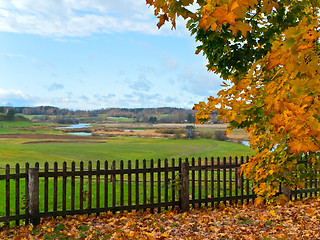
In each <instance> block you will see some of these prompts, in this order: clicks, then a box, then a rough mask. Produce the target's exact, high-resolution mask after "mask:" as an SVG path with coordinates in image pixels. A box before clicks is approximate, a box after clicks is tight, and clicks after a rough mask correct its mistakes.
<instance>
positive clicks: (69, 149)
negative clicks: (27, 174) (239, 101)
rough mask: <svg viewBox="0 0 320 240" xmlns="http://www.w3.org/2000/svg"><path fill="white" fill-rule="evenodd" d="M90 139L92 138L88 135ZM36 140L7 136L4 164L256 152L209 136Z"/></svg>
mask: <svg viewBox="0 0 320 240" xmlns="http://www.w3.org/2000/svg"><path fill="white" fill-rule="evenodd" d="M88 139H90V137H88ZM32 141H35V139H32V135H30V139H13V138H12V139H5V138H0V167H4V166H5V165H6V164H10V165H11V166H12V167H13V166H14V164H16V163H20V164H24V163H25V162H29V163H30V164H34V163H35V162H39V163H40V164H43V163H44V162H46V161H47V162H51V163H53V162H55V161H57V162H58V163H60V164H61V163H62V162H64V161H66V162H68V163H71V162H72V161H75V162H80V161H84V162H88V161H96V160H101V161H104V160H116V161H119V160H129V159H131V160H136V159H140V160H142V159H146V160H150V159H152V158H153V159H158V158H160V159H164V158H169V159H170V158H179V157H181V158H185V157H211V156H214V157H218V156H220V157H222V156H242V155H243V156H246V155H249V156H251V155H253V153H254V152H253V150H251V149H250V148H249V147H247V146H243V145H241V144H237V143H230V142H222V141H215V140H207V139H195V140H185V139H165V138H159V139H146V138H134V137H119V138H112V139H108V140H104V141H105V142H103V143H95V142H94V141H92V143H81V142H79V143H70V142H61V143H48V142H46V143H37V144H24V143H26V142H32Z"/></svg>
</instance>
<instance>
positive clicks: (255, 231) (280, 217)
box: [0, 199, 320, 240]
mask: <svg viewBox="0 0 320 240" xmlns="http://www.w3.org/2000/svg"><path fill="white" fill-rule="evenodd" d="M319 209H320V199H312V200H311V199H305V200H303V201H297V202H294V203H292V202H288V203H286V204H285V205H283V206H268V207H266V206H260V207H256V206H250V205H244V206H238V207H237V206H232V207H230V206H220V207H217V208H213V209H210V211H208V209H193V210H191V211H190V212H185V213H180V212H179V211H167V212H162V213H155V214H150V213H148V212H131V213H118V214H111V213H103V214H101V215H100V216H95V215H92V216H84V215H81V216H72V217H71V216H69V217H65V218H56V219H52V218H50V219H44V220H42V223H41V224H40V225H39V226H37V227H35V228H33V227H32V226H31V225H28V226H22V227H16V228H2V229H1V228H0V239H15V240H18V239H83V240H84V239H320V228H319V226H320V212H319Z"/></svg>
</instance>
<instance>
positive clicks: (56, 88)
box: [48, 83, 64, 91]
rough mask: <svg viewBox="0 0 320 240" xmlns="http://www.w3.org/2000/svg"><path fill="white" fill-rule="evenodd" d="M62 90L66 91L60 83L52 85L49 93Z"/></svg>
mask: <svg viewBox="0 0 320 240" xmlns="http://www.w3.org/2000/svg"><path fill="white" fill-rule="evenodd" d="M61 89H64V86H63V85H62V84H60V83H52V84H51V85H50V86H49V87H48V91H56V90H61Z"/></svg>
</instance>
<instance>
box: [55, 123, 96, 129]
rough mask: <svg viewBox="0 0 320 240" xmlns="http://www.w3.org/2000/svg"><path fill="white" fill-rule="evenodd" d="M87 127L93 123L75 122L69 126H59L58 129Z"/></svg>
mask: <svg viewBox="0 0 320 240" xmlns="http://www.w3.org/2000/svg"><path fill="white" fill-rule="evenodd" d="M86 127H91V123H79V124H73V125H71V126H68V127H57V128H56V129H78V128H86Z"/></svg>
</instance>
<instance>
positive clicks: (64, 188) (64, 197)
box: [62, 162, 67, 211]
mask: <svg viewBox="0 0 320 240" xmlns="http://www.w3.org/2000/svg"><path fill="white" fill-rule="evenodd" d="M62 168H63V170H62V171H63V177H62V211H66V210H67V163H66V162H63V166H62Z"/></svg>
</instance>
